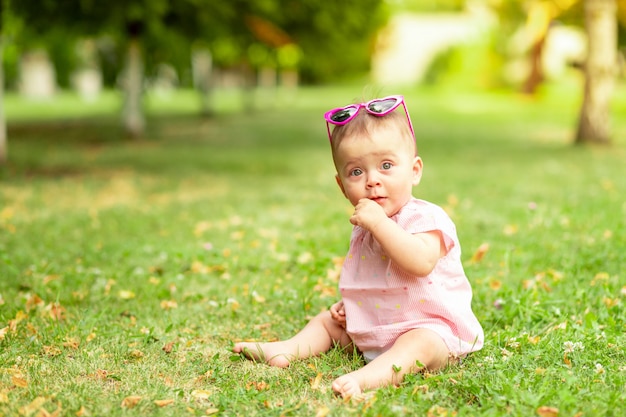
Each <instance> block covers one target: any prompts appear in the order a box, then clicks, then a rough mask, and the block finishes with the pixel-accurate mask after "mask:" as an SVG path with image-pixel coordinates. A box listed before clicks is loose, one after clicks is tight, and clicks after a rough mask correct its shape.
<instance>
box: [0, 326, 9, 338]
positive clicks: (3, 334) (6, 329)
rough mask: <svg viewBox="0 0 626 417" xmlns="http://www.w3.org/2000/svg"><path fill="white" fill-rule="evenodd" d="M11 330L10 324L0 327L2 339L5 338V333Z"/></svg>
mask: <svg viewBox="0 0 626 417" xmlns="http://www.w3.org/2000/svg"><path fill="white" fill-rule="evenodd" d="M8 332H9V326H6V327H3V328H2V329H0V340H2V339H4V338H5V335H6V334H7V333H8Z"/></svg>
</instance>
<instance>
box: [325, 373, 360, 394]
mask: <svg viewBox="0 0 626 417" xmlns="http://www.w3.org/2000/svg"><path fill="white" fill-rule="evenodd" d="M332 387H333V391H334V392H335V393H337V394H339V395H341V396H342V397H343V398H346V399H348V398H351V397H354V396H358V395H360V394H361V385H360V384H359V381H357V379H356V378H355V377H354V376H353V375H352V374H347V375H343V376H340V377H339V378H337V379H335V380H334V381H333V385H332Z"/></svg>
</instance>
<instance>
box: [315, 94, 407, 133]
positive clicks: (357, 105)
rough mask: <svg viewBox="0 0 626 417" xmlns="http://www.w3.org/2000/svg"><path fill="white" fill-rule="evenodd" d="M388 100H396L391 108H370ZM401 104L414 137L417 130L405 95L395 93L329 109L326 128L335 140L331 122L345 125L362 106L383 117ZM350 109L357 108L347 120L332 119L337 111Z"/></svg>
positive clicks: (325, 115) (370, 112)
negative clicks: (376, 109) (381, 110)
mask: <svg viewBox="0 0 626 417" xmlns="http://www.w3.org/2000/svg"><path fill="white" fill-rule="evenodd" d="M387 100H396V102H395V103H394V104H393V105H392V106H391V107H390V108H389V109H387V110H385V111H383V112H376V111H373V110H371V109H370V106H371V105H372V104H376V103H379V102H381V101H387ZM400 104H402V107H404V113H405V114H406V119H407V121H408V123H409V129H411V134H412V135H413V137H415V131H414V130H413V123H411V116H409V110H408V109H407V108H406V102H405V101H404V96H402V95H393V96H387V97H382V98H375V99H373V100H370V101H367V102H365V103H355V104H349V105H347V106H344V107H337V108H335V109H332V110H328V111H327V112H326V113H324V119H325V120H326V130H327V131H328V140H330V141H331V142H332V140H333V137H332V134H331V132H330V125H329V123H331V124H334V125H336V126H343V125H345V124H347V123H349V122H350V121H351V120H352V119H354V118H355V117H356V115H357V114H358V113H359V110H360V109H361V107H362V108H364V109H365V110H366V111H367V112H368V113H369V114H372V115H374V116H377V117H382V116H386V115H388V114H389V113H391V112H392V111H394V110H395V109H397V108H398V107H399V106H400ZM349 109H355V112H354V113H353V114H352V115H350V116H348V118H346V119H345V120H342V121H339V122H337V121H335V120H333V119H332V116H333V115H334V114H336V113H337V112H340V111H342V110H349Z"/></svg>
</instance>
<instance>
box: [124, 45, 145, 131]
mask: <svg viewBox="0 0 626 417" xmlns="http://www.w3.org/2000/svg"><path fill="white" fill-rule="evenodd" d="M126 59H127V61H126V70H125V71H124V94H125V97H124V100H125V102H124V110H123V114H122V118H123V122H124V127H125V129H126V132H127V133H128V134H129V135H130V136H132V137H141V136H142V135H143V132H144V128H145V125H146V123H145V119H144V114H143V107H142V105H141V99H142V93H143V60H142V57H141V45H140V43H139V39H138V38H137V37H131V38H130V39H129V41H128V55H127V57H126Z"/></svg>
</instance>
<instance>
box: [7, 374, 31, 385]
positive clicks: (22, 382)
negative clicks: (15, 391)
mask: <svg viewBox="0 0 626 417" xmlns="http://www.w3.org/2000/svg"><path fill="white" fill-rule="evenodd" d="M11 382H12V383H13V385H15V386H16V387H20V388H26V387H28V381H26V380H25V379H24V378H22V376H21V375H13V376H12V377H11Z"/></svg>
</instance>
